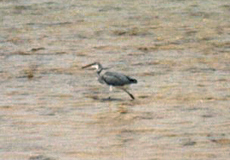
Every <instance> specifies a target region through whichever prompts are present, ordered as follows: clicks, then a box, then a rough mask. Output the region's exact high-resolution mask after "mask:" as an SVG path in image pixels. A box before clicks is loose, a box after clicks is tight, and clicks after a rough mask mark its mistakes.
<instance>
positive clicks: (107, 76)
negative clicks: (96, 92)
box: [82, 62, 137, 99]
mask: <svg viewBox="0 0 230 160" xmlns="http://www.w3.org/2000/svg"><path fill="white" fill-rule="evenodd" d="M88 67H91V68H94V69H96V71H97V78H98V81H99V82H100V83H101V84H107V85H108V86H109V90H110V91H112V87H116V88H118V89H121V90H123V91H124V92H126V93H127V94H128V95H129V96H130V97H131V98H132V99H135V97H134V96H133V95H132V94H131V93H130V92H129V91H128V90H127V89H126V86H127V85H130V84H133V83H137V80H136V79H134V78H131V77H129V76H126V75H124V74H122V73H117V72H109V71H107V72H105V69H107V68H104V67H102V65H101V64H100V63H99V62H94V63H91V64H88V65H86V66H83V67H82V69H84V68H88ZM109 99H110V97H109Z"/></svg>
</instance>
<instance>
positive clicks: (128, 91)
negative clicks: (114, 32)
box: [121, 88, 135, 99]
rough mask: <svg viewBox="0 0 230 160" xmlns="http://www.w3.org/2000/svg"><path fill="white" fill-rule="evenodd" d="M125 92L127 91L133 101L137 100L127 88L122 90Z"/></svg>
mask: <svg viewBox="0 0 230 160" xmlns="http://www.w3.org/2000/svg"><path fill="white" fill-rule="evenodd" d="M121 89H122V90H123V91H125V92H126V93H127V94H128V95H129V96H130V97H131V98H132V99H135V97H134V96H133V95H132V94H131V93H130V92H129V91H127V90H126V89H125V88H121Z"/></svg>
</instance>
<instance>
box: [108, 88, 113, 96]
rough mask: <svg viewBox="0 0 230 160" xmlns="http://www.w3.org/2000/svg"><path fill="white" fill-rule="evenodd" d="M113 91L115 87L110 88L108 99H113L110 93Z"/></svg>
mask: <svg viewBox="0 0 230 160" xmlns="http://www.w3.org/2000/svg"><path fill="white" fill-rule="evenodd" d="M112 91H113V86H109V98H108V99H111V97H110V93H111V92H112Z"/></svg>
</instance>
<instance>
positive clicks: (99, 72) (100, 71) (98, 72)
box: [97, 68, 103, 76]
mask: <svg viewBox="0 0 230 160" xmlns="http://www.w3.org/2000/svg"><path fill="white" fill-rule="evenodd" d="M102 70H103V68H100V69H99V70H97V74H98V75H99V76H100V74H101V73H102Z"/></svg>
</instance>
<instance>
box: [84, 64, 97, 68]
mask: <svg viewBox="0 0 230 160" xmlns="http://www.w3.org/2000/svg"><path fill="white" fill-rule="evenodd" d="M95 64H96V63H91V64H87V65H86V66H83V67H81V68H82V69H84V68H88V67H91V66H93V65H95Z"/></svg>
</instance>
